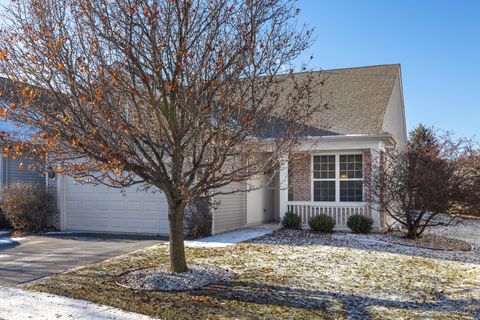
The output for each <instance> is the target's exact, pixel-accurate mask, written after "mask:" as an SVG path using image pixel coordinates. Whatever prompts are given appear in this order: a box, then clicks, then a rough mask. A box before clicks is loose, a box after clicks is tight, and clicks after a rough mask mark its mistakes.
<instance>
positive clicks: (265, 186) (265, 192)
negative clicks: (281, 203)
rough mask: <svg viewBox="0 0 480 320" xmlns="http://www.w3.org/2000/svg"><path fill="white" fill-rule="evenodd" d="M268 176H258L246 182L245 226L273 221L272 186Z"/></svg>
mask: <svg viewBox="0 0 480 320" xmlns="http://www.w3.org/2000/svg"><path fill="white" fill-rule="evenodd" d="M271 180H272V179H271V178H270V176H268V175H260V176H258V177H256V178H253V179H250V180H249V181H248V186H249V189H250V190H251V191H249V192H247V224H248V225H254V224H259V223H262V222H270V221H273V210H274V209H273V202H274V186H273V181H271Z"/></svg>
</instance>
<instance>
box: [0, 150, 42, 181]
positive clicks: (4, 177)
mask: <svg viewBox="0 0 480 320" xmlns="http://www.w3.org/2000/svg"><path fill="white" fill-rule="evenodd" d="M28 167H29V161H28V160H25V159H13V158H7V157H2V156H0V188H3V186H6V185H8V184H9V183H12V182H32V183H41V184H45V175H44V174H42V172H41V171H39V170H36V171H32V170H29V168H28Z"/></svg>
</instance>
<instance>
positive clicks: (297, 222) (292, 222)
mask: <svg viewBox="0 0 480 320" xmlns="http://www.w3.org/2000/svg"><path fill="white" fill-rule="evenodd" d="M301 224H302V219H301V218H300V216H299V215H297V214H295V213H293V212H287V213H286V214H285V217H283V219H282V226H283V227H284V228H285V229H295V230H299V229H300V228H301Z"/></svg>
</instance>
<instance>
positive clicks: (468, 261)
mask: <svg viewBox="0 0 480 320" xmlns="http://www.w3.org/2000/svg"><path fill="white" fill-rule="evenodd" d="M384 239H385V238H384V236H382V235H366V236H361V235H351V234H346V233H336V234H334V235H318V234H312V233H310V232H307V231H284V230H281V231H278V232H276V233H274V234H273V235H269V236H265V237H263V238H260V239H257V240H255V241H252V242H250V243H242V244H239V245H236V246H234V247H226V248H188V249H187V255H188V260H189V261H190V263H195V264H198V265H208V264H214V265H218V266H221V267H223V268H227V269H229V270H232V271H234V272H236V273H237V274H238V275H239V276H238V278H237V279H234V280H232V281H231V282H229V283H219V284H214V285H210V286H208V287H205V288H203V289H201V290H194V291H190V292H181V293H178V292H177V293H167V292H151V291H143V292H138V291H134V290H131V289H127V288H124V287H121V286H118V285H116V283H115V279H116V277H117V276H119V275H121V274H123V273H124V272H127V271H129V270H132V269H139V268H148V267H155V266H156V265H158V264H161V263H167V262H168V248H167V247H166V246H158V247H152V248H147V249H143V250H140V251H137V252H135V253H132V254H129V255H125V256H121V257H118V258H115V259H111V260H107V261H104V262H101V263H97V264H94V265H90V266H87V267H85V268H81V269H77V270H74V271H71V272H67V273H65V274H59V275H55V276H52V277H50V278H46V279H43V280H40V281H38V282H36V283H33V284H29V285H26V288H29V289H34V290H39V291H44V292H49V293H55V294H60V295H65V296H69V297H74V298H80V299H85V300H90V301H93V302H97V303H102V304H107V305H110V306H114V307H119V308H122V309H125V310H129V311H133V312H138V313H143V314H147V315H150V316H155V317H159V318H162V319H329V318H330V319H343V318H350V319H365V318H370V319H401V318H405V319H406V318H408V319H416V318H418V319H425V318H434V319H477V318H479V317H480V254H479V252H478V251H470V252H444V251H434V250H427V249H420V248H414V247H407V246H402V245H398V244H394V243H389V242H387V241H384Z"/></svg>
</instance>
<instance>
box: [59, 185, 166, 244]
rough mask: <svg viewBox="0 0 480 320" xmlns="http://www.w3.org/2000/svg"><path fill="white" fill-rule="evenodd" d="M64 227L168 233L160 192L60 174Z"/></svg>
mask: <svg viewBox="0 0 480 320" xmlns="http://www.w3.org/2000/svg"><path fill="white" fill-rule="evenodd" d="M63 181H64V182H63V183H64V185H63V188H64V189H63V190H62V191H63V199H62V200H63V202H64V203H63V208H62V209H63V210H62V211H63V214H62V218H63V220H64V221H62V225H63V228H64V229H65V230H81V231H98V232H126V233H144V234H163V235H166V234H168V206H167V202H166V198H165V196H164V195H163V194H162V193H161V192H155V193H152V192H146V191H137V187H131V188H128V189H127V190H126V192H125V194H123V193H122V192H121V191H120V189H115V188H108V187H106V186H103V185H97V186H95V185H91V184H80V183H78V182H76V181H75V180H74V179H72V178H68V177H65V178H63Z"/></svg>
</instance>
